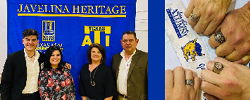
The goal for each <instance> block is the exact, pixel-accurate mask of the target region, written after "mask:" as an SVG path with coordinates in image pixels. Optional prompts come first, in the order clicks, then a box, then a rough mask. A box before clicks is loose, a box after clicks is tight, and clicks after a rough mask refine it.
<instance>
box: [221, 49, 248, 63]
mask: <svg viewBox="0 0 250 100" xmlns="http://www.w3.org/2000/svg"><path fill="white" fill-rule="evenodd" d="M246 54H247V53H243V52H242V51H236V50H235V51H233V52H232V53H230V54H229V55H227V56H226V57H225V58H226V60H229V61H237V60H240V59H241V58H242V57H243V56H245V55H246Z"/></svg>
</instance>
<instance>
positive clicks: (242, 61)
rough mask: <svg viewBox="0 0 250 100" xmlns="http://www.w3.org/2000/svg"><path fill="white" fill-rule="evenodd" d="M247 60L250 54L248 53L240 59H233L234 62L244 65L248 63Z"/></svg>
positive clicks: (249, 59)
mask: <svg viewBox="0 0 250 100" xmlns="http://www.w3.org/2000/svg"><path fill="white" fill-rule="evenodd" d="M249 61H250V55H249V54H248V55H246V56H244V57H243V58H241V59H240V60H238V61H235V63H238V64H242V65H246V64H248V62H249Z"/></svg>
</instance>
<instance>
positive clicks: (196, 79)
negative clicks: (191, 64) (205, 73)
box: [194, 77, 201, 92]
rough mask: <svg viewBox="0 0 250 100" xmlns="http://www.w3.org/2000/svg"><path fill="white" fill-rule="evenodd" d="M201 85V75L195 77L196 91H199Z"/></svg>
mask: <svg viewBox="0 0 250 100" xmlns="http://www.w3.org/2000/svg"><path fill="white" fill-rule="evenodd" d="M200 85H201V79H200V78H199V77H194V91H196V92H197V91H199V90H200Z"/></svg>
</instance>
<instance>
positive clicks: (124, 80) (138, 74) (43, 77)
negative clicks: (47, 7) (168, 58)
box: [1, 29, 148, 100]
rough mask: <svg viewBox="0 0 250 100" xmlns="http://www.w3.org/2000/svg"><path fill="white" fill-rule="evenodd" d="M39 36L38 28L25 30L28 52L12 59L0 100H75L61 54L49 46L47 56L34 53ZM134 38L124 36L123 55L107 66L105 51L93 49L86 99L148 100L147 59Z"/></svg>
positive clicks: (82, 87) (84, 75)
mask: <svg viewBox="0 0 250 100" xmlns="http://www.w3.org/2000/svg"><path fill="white" fill-rule="evenodd" d="M38 37H39V34H38V32H37V31H36V30H34V29H27V30H25V31H23V39H22V43H23V44H24V49H23V50H20V51H17V52H14V53H11V54H9V55H8V57H7V59H6V62H5V64H4V69H3V73H2V80H1V100H75V99H76V93H75V84H74V80H73V77H72V76H71V73H70V69H71V65H70V64H68V63H66V62H63V57H62V56H63V55H62V51H61V50H60V48H59V47H57V46H51V47H49V48H48V49H47V51H46V53H45V54H43V53H39V52H38V51H36V50H35V49H36V46H37V45H38V44H39V40H38ZM138 42H139V39H137V38H136V33H135V32H133V31H126V32H124V33H123V35H122V40H121V45H122V47H123V51H122V52H120V53H119V54H116V55H114V56H113V58H112V62H111V68H110V67H109V66H107V65H106V64H105V62H106V51H105V48H104V47H103V46H102V45H100V44H97V43H93V44H91V45H90V46H89V48H88V51H87V60H88V63H87V64H85V65H83V67H82V69H81V71H80V75H79V94H80V96H81V98H82V100H112V99H113V100H147V97H148V54H147V53H146V52H143V51H141V50H138V49H136V46H137V44H138Z"/></svg>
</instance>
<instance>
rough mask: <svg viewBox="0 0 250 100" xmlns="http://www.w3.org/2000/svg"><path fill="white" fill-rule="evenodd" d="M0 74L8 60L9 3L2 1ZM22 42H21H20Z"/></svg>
mask: <svg viewBox="0 0 250 100" xmlns="http://www.w3.org/2000/svg"><path fill="white" fill-rule="evenodd" d="M0 31H1V33H0V73H2V70H3V65H4V63H5V60H6V58H7V3H6V1H5V0H0ZM20 42H21V41H20Z"/></svg>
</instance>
